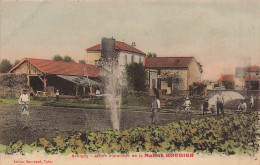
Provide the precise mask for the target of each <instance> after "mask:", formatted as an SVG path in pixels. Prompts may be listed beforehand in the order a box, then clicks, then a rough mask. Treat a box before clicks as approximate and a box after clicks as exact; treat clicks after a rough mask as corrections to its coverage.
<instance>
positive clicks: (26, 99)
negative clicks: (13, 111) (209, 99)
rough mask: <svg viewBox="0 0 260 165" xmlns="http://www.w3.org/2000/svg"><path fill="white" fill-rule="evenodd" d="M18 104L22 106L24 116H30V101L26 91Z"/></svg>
mask: <svg viewBox="0 0 260 165" xmlns="http://www.w3.org/2000/svg"><path fill="white" fill-rule="evenodd" d="M18 102H19V104H20V105H21V106H22V115H29V103H30V99H29V95H28V94H27V90H26V89H24V90H23V93H22V94H21V96H20V97H19V100H18Z"/></svg>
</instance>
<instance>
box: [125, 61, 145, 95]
mask: <svg viewBox="0 0 260 165" xmlns="http://www.w3.org/2000/svg"><path fill="white" fill-rule="evenodd" d="M126 76H127V82H128V85H129V86H131V87H133V88H134V90H137V91H142V90H144V89H145V69H144V67H143V64H142V63H136V62H135V63H131V64H128V65H126Z"/></svg>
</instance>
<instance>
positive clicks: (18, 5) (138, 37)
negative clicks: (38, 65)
mask: <svg viewBox="0 0 260 165" xmlns="http://www.w3.org/2000/svg"><path fill="white" fill-rule="evenodd" d="M0 3H1V6H0V7H1V15H0V18H1V19H0V27H1V29H0V33H1V35H0V39H1V42H0V58H1V59H8V60H10V61H11V62H14V61H15V59H18V60H19V59H22V58H23V57H31V58H42V59H51V58H52V57H53V56H54V55H56V54H59V55H61V56H65V55H68V56H71V57H72V58H73V59H74V60H75V61H78V60H81V59H85V58H86V50H85V49H86V48H88V47H91V46H93V45H95V44H98V43H100V42H101V39H102V37H113V38H115V39H116V40H118V41H124V42H126V43H128V44H131V43H132V42H135V43H136V48H138V49H140V50H141V51H143V52H145V53H147V52H154V53H156V54H157V56H159V57H163V56H166V57H173V56H194V57H196V59H197V60H198V61H199V62H200V63H201V64H202V65H203V70H204V71H203V74H202V79H209V80H217V79H218V77H219V76H220V74H225V73H229V74H234V73H235V67H236V66H245V65H249V64H251V65H259V64H260V1H258V0H239V1H238V0H237V1H235V0H234V1H233V0H218V1H213V0H197V1H195V0H183V1H177V0H172V1H169V0H163V1H156V0H153V1H147V0H144V1H117V0H113V1H100V0H99V1H81V0H78V1H62V2H58V1H44V0H42V1H36V0H32V1H25V0H23V1H19V0H18V1H0Z"/></svg>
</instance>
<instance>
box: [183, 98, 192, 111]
mask: <svg viewBox="0 0 260 165" xmlns="http://www.w3.org/2000/svg"><path fill="white" fill-rule="evenodd" d="M190 105H191V102H190V99H189V97H186V100H185V102H184V104H183V106H184V107H185V111H189V110H190Z"/></svg>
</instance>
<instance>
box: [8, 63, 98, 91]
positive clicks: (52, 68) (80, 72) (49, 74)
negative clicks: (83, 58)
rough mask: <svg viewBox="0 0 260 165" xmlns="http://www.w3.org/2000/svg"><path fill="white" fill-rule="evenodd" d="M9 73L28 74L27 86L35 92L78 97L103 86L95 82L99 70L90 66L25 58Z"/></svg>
mask: <svg viewBox="0 0 260 165" xmlns="http://www.w3.org/2000/svg"><path fill="white" fill-rule="evenodd" d="M9 73H14V74H26V75H27V86H28V87H31V88H32V89H33V90H34V91H35V92H37V91H44V92H49V93H52V94H53V93H54V91H56V90H57V89H58V90H59V92H60V94H64V95H78V94H79V93H81V94H83V95H84V94H85V93H86V92H90V93H91V92H93V89H94V88H95V87H98V86H100V85H101V84H100V83H98V82H96V81H94V80H95V79H96V78H97V77H98V76H99V68H97V67H96V66H94V65H90V64H81V63H76V62H65V61H53V60H46V59H35V58H24V59H22V60H21V61H20V62H19V63H18V64H17V65H15V66H14V67H13V68H12V69H11V70H10V71H9Z"/></svg>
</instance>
